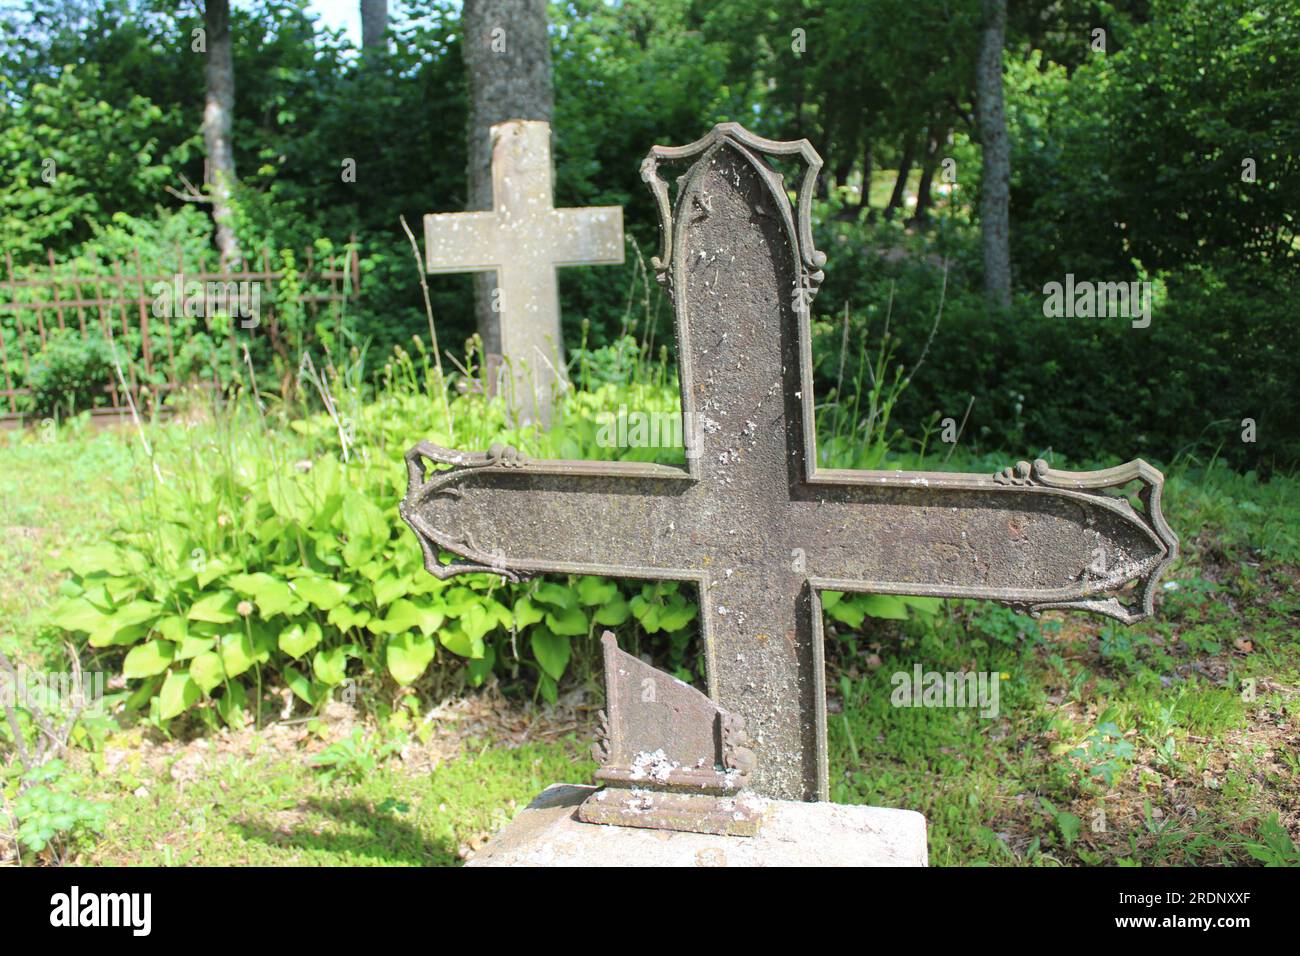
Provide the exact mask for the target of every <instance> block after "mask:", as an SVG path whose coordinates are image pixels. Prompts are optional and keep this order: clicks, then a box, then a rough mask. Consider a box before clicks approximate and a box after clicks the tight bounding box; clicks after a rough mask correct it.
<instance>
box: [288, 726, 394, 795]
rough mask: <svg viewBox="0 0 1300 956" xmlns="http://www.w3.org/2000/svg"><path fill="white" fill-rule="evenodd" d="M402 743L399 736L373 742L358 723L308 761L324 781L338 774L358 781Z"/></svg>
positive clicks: (362, 780)
mask: <svg viewBox="0 0 1300 956" xmlns="http://www.w3.org/2000/svg"><path fill="white" fill-rule="evenodd" d="M405 744H406V741H405V740H404V739H402V738H400V737H398V738H394V739H392V740H385V741H383V742H380V743H376V742H375V739H374V737H373V736H367V735H366V733H365V732H364V731H362V729H361V728H360V727H358V728H356V729H355V730H353V731H352V736H350V737H345V738H343V739H342V740H339V741H336V742H335V743H332V744H330V745H329V746H328V747H326V748H325V749H324V750H322V751H321V752H320V753H318V754H317V755H316V756H315V757H312V758H311V761H310V762H311V765H312V766H313V767H316V768H318V769H319V770H320V771H321V778H322V779H323V780H324V781H325V783H327V784H329V783H332V782H333V781H335V780H337V779H339V778H342V779H344V780H346V781H347V782H348V783H352V784H359V783H362V782H364V781H365V780H366V779H368V778H369V777H370V776H371V775H372V774H373V773H374V772H375V771H376V770H377V769H379V766H380V765H381V764H382V763H383V762H384V761H385V760H387V759H388V758H389V757H391V756H392V755H393V754H395V753H397V752H398V751H400V750H401V749H402V747H403V746H405Z"/></svg>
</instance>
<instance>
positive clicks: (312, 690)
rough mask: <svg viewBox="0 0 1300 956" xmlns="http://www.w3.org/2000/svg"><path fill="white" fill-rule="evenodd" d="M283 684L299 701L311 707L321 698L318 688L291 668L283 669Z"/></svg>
mask: <svg viewBox="0 0 1300 956" xmlns="http://www.w3.org/2000/svg"><path fill="white" fill-rule="evenodd" d="M284 682H285V683H286V684H287V685H289V689H290V690H291V691H293V693H294V695H295V696H296V697H297V698H298V699H299V700H301V701H302V702H303V703H305V704H307V705H309V706H311V707H315V706H316V702H317V701H319V700H320V698H321V694H320V688H319V687H318V686H317V685H316V684H314V683H312V682H311V681H310V680H308V679H307V678H306V677H305V676H304V675H303V674H302V673H301V672H299V671H297V670H295V669H294V668H292V667H286V668H285V669H284Z"/></svg>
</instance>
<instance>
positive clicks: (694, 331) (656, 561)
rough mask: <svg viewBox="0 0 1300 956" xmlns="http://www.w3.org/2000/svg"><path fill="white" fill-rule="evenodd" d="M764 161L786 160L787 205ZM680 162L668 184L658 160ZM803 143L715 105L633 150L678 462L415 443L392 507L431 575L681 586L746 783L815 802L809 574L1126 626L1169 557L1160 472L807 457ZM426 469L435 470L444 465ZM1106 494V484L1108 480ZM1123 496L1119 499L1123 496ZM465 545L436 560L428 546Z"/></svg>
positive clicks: (819, 711) (807, 253)
mask: <svg viewBox="0 0 1300 956" xmlns="http://www.w3.org/2000/svg"><path fill="white" fill-rule="evenodd" d="M765 157H773V158H775V159H779V160H783V161H785V162H787V163H788V162H800V161H801V162H802V166H803V169H804V172H803V175H802V177H801V179H800V182H799V184H798V202H797V204H796V206H795V207H792V205H791V203H790V200H789V198H788V195H787V193H786V186H785V183H784V181H783V179H782V177H781V175H780V174H779V173H777V172H776V171H775V170H774V168H773V167H772V165H770V164H769V162H768V161H767V159H766V158H765ZM687 161H689V162H690V166H689V168H688V169H686V171H685V173H684V174H683V175H682V177H681V178H680V179H679V180H678V181H677V182H678V188H677V193H676V197H675V200H672V201H671V202H670V196H669V189H668V185H667V183H666V181H665V180H664V178H663V177H662V176H661V171H660V167H661V166H662V165H663V164H666V163H682V162H687ZM820 166H821V160H820V159H819V158H818V156H817V154H816V153H815V152H814V151H813V149H812V147H811V146H810V145H809V144H808V143H807V142H806V141H803V140H800V141H798V142H793V143H781V142H774V141H771V140H765V139H762V138H760V137H757V136H754V135H753V134H751V133H749V132H747V131H746V130H745V129H743V128H742V127H740V126H738V125H736V124H733V123H726V124H722V125H720V126H718V127H716V128H714V130H713V131H712V132H711V133H709V135H708V136H706V137H704V138H703V139H701V140H699V141H698V142H696V143H693V144H691V145H690V146H685V147H680V148H670V147H655V148H654V149H653V150H652V151H651V153H650V155H649V157H648V158H647V159H646V162H645V164H644V165H643V167H642V176H643V178H644V179H645V180H646V182H647V183H648V184H649V185H650V187H651V190H652V191H653V193H654V196H655V199H656V202H657V204H658V207H659V214H660V219H661V222H660V236H661V242H662V254H661V256H659V257H657V258H656V259H655V260H654V266H655V268H656V270H657V271H658V274H659V276H660V278H661V281H664V282H665V284H666V285H667V287H668V289H669V291H670V293H671V296H672V301H673V307H674V312H675V316H676V333H677V357H678V364H679V369H680V376H681V393H682V408H683V413H684V416H685V418H686V421H687V422H688V423H691V422H695V421H698V422H700V423H701V427H688V428H686V429H685V433H686V435H687V457H686V466H685V467H684V468H678V467H671V466H666V465H652V464H639V463H631V462H613V463H611V462H594V461H530V460H526V459H524V458H523V457H521V456H520V455H519V454H518V453H516V452H514V451H513V449H503V448H500V447H494V448H493V449H490V450H489V452H488V453H486V454H485V453H482V452H478V453H473V452H462V451H454V450H451V449H446V448H440V447H438V446H435V445H432V444H430V443H427V442H422V443H421V444H419V445H417V446H416V447H415V448H413V449H411V451H410V452H409V453H408V455H407V466H408V471H409V482H410V484H409V487H408V491H407V494H406V497H405V499H404V501H403V502H402V515H403V517H404V518H405V520H406V521H407V523H408V524H409V525H410V526H411V528H412V529H414V531H415V532H416V534H417V536H418V537H419V540H420V543H421V546H422V547H423V549H424V559H425V567H426V568H427V569H428V570H429V571H430V572H432V573H433V574H435V575H437V576H438V577H440V578H446V577H449V576H451V575H455V574H460V573H464V572H472V571H495V572H497V573H502V574H506V575H508V576H513V577H522V576H526V575H531V574H535V573H540V572H557V573H561V574H564V573H571V574H596V575H607V576H612V577H619V578H649V579H671V580H679V581H688V582H692V583H693V584H694V585H695V586H696V587H697V588H698V593H699V605H700V618H699V621H700V624H699V626H700V632H701V637H702V641H703V652H704V657H705V664H706V668H707V674H708V691H709V695H710V696H711V697H712V698H713V699H714V700H716V701H718V703H719V704H721V705H722V706H723V707H725V708H726V709H727V710H729V711H731V712H734V713H737V714H739V715H740V716H741V717H742V718H743V719H744V725H745V729H746V731H747V733H748V735H749V737H750V740H751V741H752V749H753V750H754V752H755V755H756V768H755V771H754V774H753V778H752V780H751V783H750V786H751V788H752V789H753V790H755V791H756V792H758V793H760V794H762V795H764V796H768V797H777V798H786V799H803V800H815V799H826V798H827V790H828V772H827V758H826V688H825V679H824V670H823V662H822V605H821V599H820V597H819V592H820V591H822V590H838V591H857V592H870V593H877V594H902V595H923V596H935V597H951V598H983V599H988V600H992V601H998V602H1001V603H1004V604H1008V605H1011V606H1014V607H1016V608H1018V609H1022V610H1029V611H1033V612H1037V611H1039V610H1041V609H1044V608H1082V609H1085V610H1090V611H1095V612H1099V613H1102V614H1106V615H1109V616H1111V617H1113V618H1116V619H1118V620H1120V621H1125V622H1128V621H1133V620H1137V619H1138V618H1140V617H1142V616H1143V615H1145V614H1148V613H1150V612H1151V610H1152V601H1153V595H1154V590H1155V588H1156V582H1157V579H1158V577H1159V575H1160V574H1161V572H1162V571H1163V570H1164V569H1165V568H1166V567H1167V566H1168V565H1169V563H1170V562H1171V561H1172V560H1173V559H1174V557H1175V555H1176V553H1177V539H1176V538H1175V537H1174V535H1173V533H1172V532H1171V531H1170V530H1169V527H1168V525H1166V523H1165V521H1164V518H1163V516H1162V514H1161V510H1160V493H1161V488H1162V482H1163V479H1162V476H1161V475H1160V473H1159V472H1158V471H1156V470H1155V469H1154V468H1152V467H1151V466H1149V465H1147V464H1146V463H1145V462H1142V461H1133V462H1130V463H1128V464H1126V465H1122V466H1119V467H1116V468H1111V469H1108V470H1105V471H1098V472H1065V471H1057V470H1055V469H1052V468H1050V467H1048V465H1047V464H1046V463H1045V462H1042V461H1038V462H1034V463H1033V464H1029V463H1025V462H1021V463H1019V464H1018V465H1015V466H1012V467H1009V468H1006V469H1004V470H1002V471H1000V472H998V473H996V474H992V475H981V474H954V473H940V472H903V471H848V470H830V469H824V468H820V467H818V465H817V455H816V443H815V435H814V432H813V407H814V402H813V376H812V359H811V345H810V334H811V332H810V316H809V306H810V302H811V299H812V296H813V295H814V294H815V293H816V290H817V287H818V284H819V282H820V281H821V278H822V273H821V267H822V265H823V264H824V261H825V259H824V256H823V255H822V254H821V253H819V252H817V251H816V250H815V249H814V248H813V245H812V230H811V210H810V205H811V202H812V192H813V185H814V183H815V180H816V176H817V172H818V170H819V169H820ZM446 466H450V468H447V467H446ZM1112 491H1113V492H1116V493H1114V494H1112V493H1110V492H1112ZM1126 494H1131V497H1127V496H1126ZM444 550H445V551H451V552H454V553H455V554H458V555H461V556H462V557H463V558H465V559H466V560H464V561H453V562H452V563H449V564H444V563H443V561H442V552H443V551H444Z"/></svg>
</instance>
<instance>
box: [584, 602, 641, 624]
mask: <svg viewBox="0 0 1300 956" xmlns="http://www.w3.org/2000/svg"><path fill="white" fill-rule="evenodd" d="M631 614H632V609H631V607H629V606H628V603H627V601H625V600H623V598H622V597H621V596H620V597H619V598H617V599H616V600H614V601H610V602H609V603H608V604H602V605H601V606H600V607H598V608H596V613H595V614H593V615H592V618H593V620H595V622H596V623H597V624H603V625H605V626H606V627H618V626H619V625H620V624H622V623H623V622H624V621H626V620H627V619H628V617H629V616H630V615H631Z"/></svg>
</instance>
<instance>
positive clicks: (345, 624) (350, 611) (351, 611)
mask: <svg viewBox="0 0 1300 956" xmlns="http://www.w3.org/2000/svg"><path fill="white" fill-rule="evenodd" d="M371 616H372V615H371V614H370V612H369V611H367V610H364V609H361V608H350V607H347V606H346V605H343V604H340V605H338V607H336V608H334V609H333V610H331V611H330V613H329V617H328V618H327V620H328V621H329V622H330V623H331V624H333V625H334V626H335V627H337V628H338V629H339V630H340V631H346V630H349V629H350V628H354V627H365V626H366V625H367V624H369V623H370V618H371Z"/></svg>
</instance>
